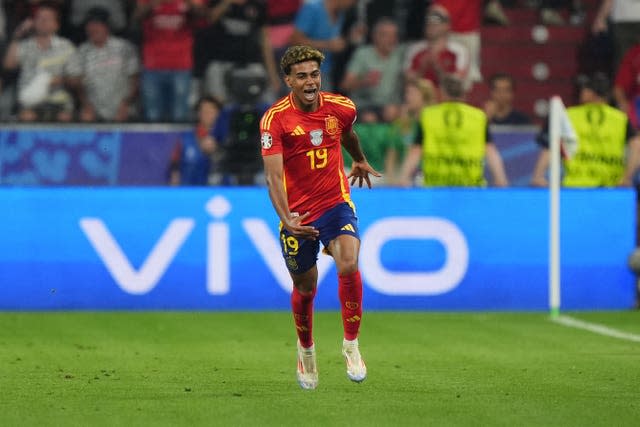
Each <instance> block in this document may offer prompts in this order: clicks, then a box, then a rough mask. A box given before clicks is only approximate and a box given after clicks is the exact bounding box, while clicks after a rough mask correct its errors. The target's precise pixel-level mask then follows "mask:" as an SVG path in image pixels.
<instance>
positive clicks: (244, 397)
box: [0, 311, 640, 426]
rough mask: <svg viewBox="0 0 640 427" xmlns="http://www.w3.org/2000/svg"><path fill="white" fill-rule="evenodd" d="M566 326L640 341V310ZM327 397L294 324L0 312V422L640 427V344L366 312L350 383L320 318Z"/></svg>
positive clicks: (545, 321)
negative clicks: (596, 328) (360, 362)
mask: <svg viewBox="0 0 640 427" xmlns="http://www.w3.org/2000/svg"><path fill="white" fill-rule="evenodd" d="M574 317H576V318H579V319H581V320H586V321H590V322H597V323H600V324H604V325H607V326H609V327H613V328H617V329H620V330H622V331H625V332H628V333H632V334H640V312H637V311H629V312H610V313H575V314H574ZM315 341H316V348H317V351H318V364H319V371H320V385H319V387H318V389H317V390H313V391H306V390H302V389H300V388H299V387H298V385H297V383H296V380H295V360H296V359H295V336H294V328H293V325H292V320H291V317H290V314H289V313H284V312H268V313H261V312H255V313H208V312H198V313H175V312H166V313H157V312H143V313H129V312H118V313H88V312H74V313H67V312H61V313H0V424H1V425H3V426H25V425H27V426H28V425H37V426H47V425H64V426H71V425H74V426H75V425H87V426H94V425H109V426H111V425H127V426H140V425H142V426H146V425H149V426H165V425H166V426H179V425H180V426H181V425H185V426H186V425H188V426H192V425H222V426H227V425H251V426H263V425H264V426H270V425H273V426H281V425H292V426H293V425H297V426H300V425H307V424H309V425H322V426H339V425H355V426H359V425H362V426H378V425H380V426H387V425H388V426H413V425H429V426H430V425H433V426H451V425H453V426H455V425H460V426H494V425H495V426H528V425H531V426H550V425H558V426H585V425H589V426H598V425H601V426H613V425H615V426H626V425H628V426H635V425H638V424H639V423H640V399H639V397H640V343H636V342H631V341H624V340H620V339H614V338H610V337H606V336H601V335H597V334H594V333H591V332H587V331H583V330H579V329H573V328H568V327H565V326H561V325H558V324H555V323H553V322H551V321H550V320H549V318H548V316H547V315H545V314H543V313H518V314H516V313H395V312H368V313H367V312H365V316H364V320H363V325H362V332H361V337H360V342H361V350H362V353H363V357H364V359H365V361H366V362H367V367H368V371H369V377H368V378H367V380H366V381H365V382H364V383H362V384H355V383H351V382H350V381H349V380H348V379H347V377H346V374H345V367H344V362H343V360H342V356H341V354H340V349H341V323H340V319H339V314H338V313H336V312H320V313H316V318H315Z"/></svg>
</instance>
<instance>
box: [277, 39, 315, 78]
mask: <svg viewBox="0 0 640 427" xmlns="http://www.w3.org/2000/svg"><path fill="white" fill-rule="evenodd" d="M304 61H316V62H317V63H318V66H319V65H321V64H322V61H324V55H323V54H322V52H320V51H319V50H318V49H315V48H313V47H311V46H291V47H289V48H288V49H287V51H286V52H285V53H284V55H282V59H281V60H280V68H281V69H282V72H283V73H284V74H285V75H289V73H290V72H291V66H292V65H294V64H298V63H300V62H304Z"/></svg>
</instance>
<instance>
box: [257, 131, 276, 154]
mask: <svg viewBox="0 0 640 427" xmlns="http://www.w3.org/2000/svg"><path fill="white" fill-rule="evenodd" d="M260 143H261V144H262V148H263V149H265V150H268V149H269V148H271V146H272V145H273V138H272V137H271V134H270V133H269V132H264V133H263V134H262V136H261V137H260Z"/></svg>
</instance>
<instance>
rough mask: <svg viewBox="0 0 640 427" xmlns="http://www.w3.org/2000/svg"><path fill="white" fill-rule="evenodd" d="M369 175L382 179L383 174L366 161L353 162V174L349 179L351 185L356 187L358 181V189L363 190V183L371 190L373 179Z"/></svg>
mask: <svg viewBox="0 0 640 427" xmlns="http://www.w3.org/2000/svg"><path fill="white" fill-rule="evenodd" d="M369 175H373V176H375V177H378V178H379V177H381V176H382V174H381V173H380V172H378V171H376V170H375V169H373V168H372V167H371V165H370V164H369V163H368V162H367V161H366V160H364V161H362V162H353V164H352V165H351V173H350V174H349V176H348V178H351V185H354V184H355V183H356V181H357V182H358V187H360V188H362V181H365V182H366V183H367V187H369V188H371V179H370V178H369Z"/></svg>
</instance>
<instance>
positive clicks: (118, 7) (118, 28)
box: [68, 0, 128, 44]
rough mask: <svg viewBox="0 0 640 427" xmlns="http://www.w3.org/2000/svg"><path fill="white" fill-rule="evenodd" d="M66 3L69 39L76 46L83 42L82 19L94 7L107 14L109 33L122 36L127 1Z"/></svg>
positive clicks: (69, 0)
mask: <svg viewBox="0 0 640 427" xmlns="http://www.w3.org/2000/svg"><path fill="white" fill-rule="evenodd" d="M68 3H69V6H68V7H69V15H68V25H69V37H70V38H71V40H72V41H73V42H75V43H76V44H79V43H81V42H82V41H84V40H85V37H86V33H85V25H84V24H85V22H84V18H85V17H86V16H87V13H88V12H89V11H90V10H91V9H93V8H95V7H101V8H103V9H105V10H106V11H107V12H109V22H110V25H111V31H112V32H113V33H114V34H116V35H118V36H124V34H125V32H126V29H127V24H128V19H127V17H128V15H127V3H128V0H68Z"/></svg>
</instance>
